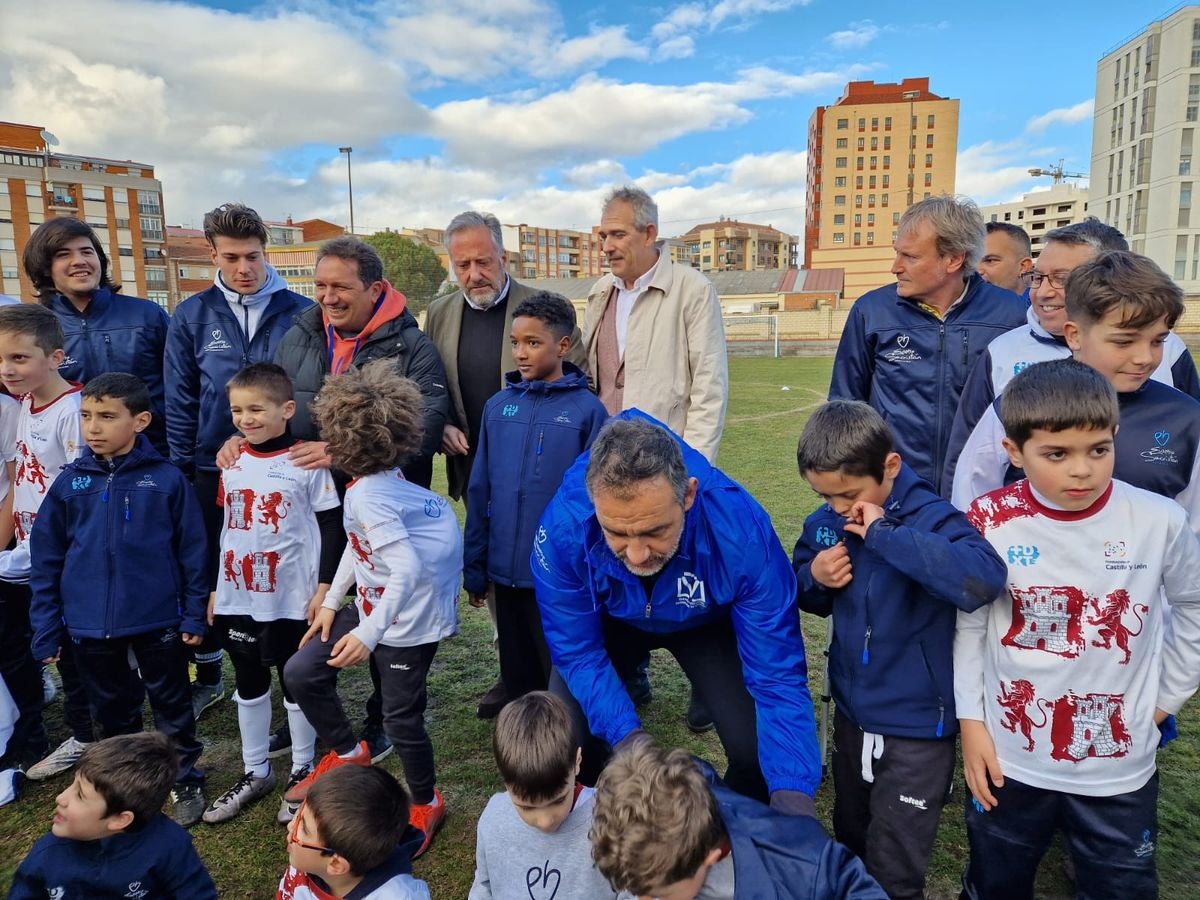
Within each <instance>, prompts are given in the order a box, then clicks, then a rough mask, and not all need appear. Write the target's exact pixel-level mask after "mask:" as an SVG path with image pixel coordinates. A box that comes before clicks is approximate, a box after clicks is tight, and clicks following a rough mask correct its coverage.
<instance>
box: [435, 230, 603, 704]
mask: <svg viewBox="0 0 1200 900" xmlns="http://www.w3.org/2000/svg"><path fill="white" fill-rule="evenodd" d="M444 240H445V244H446V251H447V253H448V254H449V256H450V274H451V275H452V276H453V277H454V279H455V280H456V281H457V282H458V287H459V290H457V291H456V292H454V293H453V294H446V295H443V296H441V297H438V298H437V299H436V300H434V301H433V302H432V303H431V304H429V311H428V312H427V313H426V314H425V333H426V334H427V335H428V336H429V339H430V340H431V341H433V343H434V345H435V346H436V347H437V349H438V353H439V354H440V355H441V357H442V362H443V363H445V366H446V391H447V393H448V395H449V401H450V402H449V409H448V411H447V415H446V424H445V426H444V427H443V429H442V434H441V452H442V453H444V454H445V455H446V480H447V482H448V483H449V490H450V496H451V497H453V498H454V499H455V500H462V501H463V502H464V503H465V502H466V497H467V484H468V482H469V481H470V477H471V467H472V466H473V465H474V463H475V450H476V448H477V447H478V446H479V428H480V423H481V422H482V420H483V407H484V404H486V403H487V401H488V398H489V397H491V396H492V395H493V394H494V393H496V391H498V390H500V389H501V388H503V387H504V373H505V372H510V371H512V369H513V368H514V366H513V359H512V352H511V349H510V346H509V343H510V335H511V333H512V318H513V310H514V309H516V308H517V307H518V306H520V305H521V301H522V300H524V299H526V298H527V297H531V296H532V295H533V294H535V293H536V291H535V290H534V289H533V288H529V287H526V286H525V285H523V284H521V283H520V282H518V281H516V280H515V279H513V278H511V277H509V275H508V272H506V271H505V267H504V260H505V256H504V237H503V234H502V232H501V230H500V220H499V219H497V218H496V217H495V216H493V215H492V214H491V213H478V212H472V211H467V212H462V213H459V214H458V215H457V216H455V217H454V218H453V219H451V220H450V224H449V225H447V226H446V234H445V238H444ZM567 360H568V361H569V362H572V363H574V364H575V365H577V366H579V367H580V368H581V369H582V368H583V367H584V358H583V345H582V343H581V342H580V339H579V329H578V328H576V329H575V331H574V333H573V334H572V335H571V349H570V350H569V351H568V352H567ZM493 605H494V601H493V600H492V594H491V592H489V593H488V613H489V614H490V615H491V617H492V625H493V627H494V626H495V623H496V614H495V610H494V608H493ZM507 701H508V693H507V691H506V690H505V689H504V684H503V682H501V681H497V682H496V683H495V684H494V685H492V687H491V689H490V690H488V692H487V693H486V694H484V695H483V698H482V699H481V700H480V702H479V707H478V709H477V710H476V714H477V715H478V716H479V717H480V718H481V719H491V718H495V717H496V716H497V715H499V713H500V710H501V709H502V708H503V707H504V704H505V703H506V702H507Z"/></svg>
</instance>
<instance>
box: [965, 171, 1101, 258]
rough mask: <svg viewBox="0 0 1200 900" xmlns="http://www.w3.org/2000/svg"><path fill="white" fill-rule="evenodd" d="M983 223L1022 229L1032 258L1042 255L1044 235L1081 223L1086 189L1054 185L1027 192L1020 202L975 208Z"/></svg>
mask: <svg viewBox="0 0 1200 900" xmlns="http://www.w3.org/2000/svg"><path fill="white" fill-rule="evenodd" d="M979 211H980V212H981V213H983V221H985V222H1008V223H1009V224H1010V225H1017V226H1019V227H1021V228H1024V229H1025V233H1026V234H1028V235H1029V241H1030V243H1031V244H1032V245H1033V258H1034V259H1037V257H1038V254H1039V253H1041V252H1042V246H1043V241H1044V239H1045V237H1046V234H1047V232H1050V231H1053V230H1054V229H1055V228H1061V227H1062V226H1064V225H1074V224H1075V223H1076V222H1082V221H1083V220H1084V219H1085V218H1087V216H1088V189H1087V186H1086V185H1085V186H1083V187H1079V186H1077V185H1074V184H1055V185H1052V186H1050V187H1048V188H1045V189H1043V190H1038V191H1030V192H1029V193H1028V194H1026V195H1025V196H1023V197H1022V198H1021V199H1020V200H1013V201H1012V202H1010V203H993V204H991V205H989V206H981V207H979Z"/></svg>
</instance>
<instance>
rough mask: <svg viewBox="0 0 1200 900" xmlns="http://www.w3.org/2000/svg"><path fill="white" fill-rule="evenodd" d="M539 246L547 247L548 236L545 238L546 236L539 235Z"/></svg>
mask: <svg viewBox="0 0 1200 900" xmlns="http://www.w3.org/2000/svg"><path fill="white" fill-rule="evenodd" d="M538 246H540V247H545V246H546V236H545V235H544V234H539V235H538ZM543 255H544V254H543Z"/></svg>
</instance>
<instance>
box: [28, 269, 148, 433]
mask: <svg viewBox="0 0 1200 900" xmlns="http://www.w3.org/2000/svg"><path fill="white" fill-rule="evenodd" d="M41 303H42V305H43V306H45V307H46V308H47V309H49V310H50V311H51V312H53V313H54V315H56V316H57V317H58V321H59V322H60V323H61V324H62V329H63V339H64V340H63V352H64V353H65V354H66V359H64V360H63V363H62V365H61V366H59V367H58V374H60V375H61V376H62V377H63V378H65V379H67V381H77V382H79V383H80V384H87V383H88V382H89V381H91V380H92V379H93V378H95V377H96V376H97V375H103V374H104V373H105V372H128V373H129V374H130V375H136V376H137V377H138V378H140V379H142V381H144V382H145V383H146V388H147V389H148V390H149V391H150V412H151V413H153V415H154V419H153V421H151V423H150V427H149V428H147V429H146V436H147V437H149V438H150V440H151V442H152V443H153V444H154V446H155V448H156V449H157V450H158V451H159V452H160V453H164V454H165V453H166V452H167V425H166V399H165V389H164V387H163V354H164V353H165V351H166V346H167V325H168V323H169V322H170V319H169V318H168V317H167V314H166V312H165V311H164V310H163V308H162V307H161V306H159V305H158V304H157V303H152V302H150V301H149V300H143V299H141V298H140V297H127V296H125V295H124V294H118V293H115V292H113V291H111V290H109V289H108V288H100V289H99V290H98V291H96V292H95V293H94V294H92V299H91V301H90V302H89V303H88V305H87V309H86V312H83V313H81V312H79V310H77V309H76V308H75V306H74V304H72V303H71V301H70V300H68V299H67V298H66V297H64V296H63V295H62V294H53V295H51V296H50V297H48V298H46V297H43V298H42V300H41Z"/></svg>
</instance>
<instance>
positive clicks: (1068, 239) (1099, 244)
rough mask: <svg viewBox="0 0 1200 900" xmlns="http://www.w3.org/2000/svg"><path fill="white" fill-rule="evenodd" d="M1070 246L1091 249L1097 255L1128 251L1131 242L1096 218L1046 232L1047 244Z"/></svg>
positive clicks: (1091, 217) (1090, 217) (1088, 218)
mask: <svg viewBox="0 0 1200 900" xmlns="http://www.w3.org/2000/svg"><path fill="white" fill-rule="evenodd" d="M1055 243H1057V244H1068V245H1070V246H1072V247H1083V246H1088V247H1091V248H1092V249H1093V250H1094V251H1095V252H1097V253H1103V252H1104V251H1106V250H1128V249H1129V241H1127V240H1125V235H1123V234H1121V232H1120V231H1118V230H1117V229H1116V228H1113V227H1112V226H1111V225H1105V224H1104V223H1103V222H1101V221H1100V220H1099V219H1097V218H1096V217H1095V216H1088V217H1087V218H1086V219H1084V220H1083V221H1082V222H1073V223H1072V224H1070V225H1064V226H1062V227H1061V228H1055V229H1054V230H1053V231H1048V232H1046V237H1045V242H1044V244H1043V246H1044V245H1045V244H1055Z"/></svg>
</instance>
